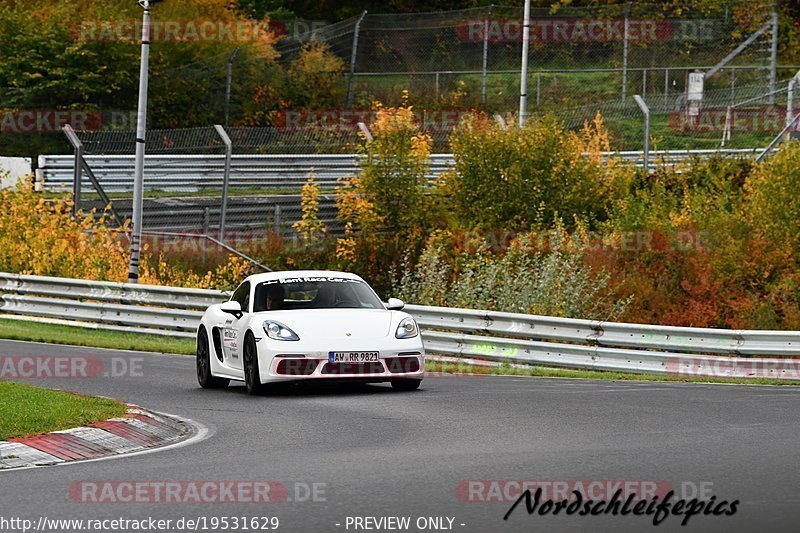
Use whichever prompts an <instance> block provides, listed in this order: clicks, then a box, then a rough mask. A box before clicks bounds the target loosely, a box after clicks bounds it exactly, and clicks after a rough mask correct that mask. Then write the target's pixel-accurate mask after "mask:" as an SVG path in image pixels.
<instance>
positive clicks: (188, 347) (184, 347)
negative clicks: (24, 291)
mask: <svg viewBox="0 0 800 533" xmlns="http://www.w3.org/2000/svg"><path fill="white" fill-rule="evenodd" d="M0 338H3V339H14V340H20V341H33V342H47V343H52V344H71V345H74V346H91V347H95V348H112V349H116V350H137V351H144V352H161V353H178V354H194V353H195V341H194V339H181V338H176V337H166V336H162V335H151V334H145V333H126V332H117V331H106V330H101V329H89V328H82V327H76V326H64V325H60V324H43V323H39V322H25V321H22V320H9V319H0Z"/></svg>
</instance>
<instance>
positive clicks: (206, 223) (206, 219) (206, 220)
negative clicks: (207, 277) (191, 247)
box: [200, 207, 211, 268]
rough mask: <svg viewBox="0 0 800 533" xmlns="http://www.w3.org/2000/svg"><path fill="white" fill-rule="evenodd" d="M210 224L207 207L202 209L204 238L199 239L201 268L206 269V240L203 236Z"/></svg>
mask: <svg viewBox="0 0 800 533" xmlns="http://www.w3.org/2000/svg"><path fill="white" fill-rule="evenodd" d="M209 224H211V210H210V209H209V208H208V207H204V208H203V236H204V238H203V239H201V241H202V244H201V245H200V246H201V247H202V253H203V268H205V267H206V239H205V236H207V235H208V226H209Z"/></svg>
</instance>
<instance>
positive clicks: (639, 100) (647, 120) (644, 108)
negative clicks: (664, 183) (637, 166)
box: [633, 94, 650, 174]
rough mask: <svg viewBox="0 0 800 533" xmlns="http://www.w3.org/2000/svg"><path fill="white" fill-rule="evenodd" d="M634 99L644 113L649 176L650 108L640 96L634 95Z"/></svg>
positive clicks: (646, 168) (645, 168)
mask: <svg viewBox="0 0 800 533" xmlns="http://www.w3.org/2000/svg"><path fill="white" fill-rule="evenodd" d="M633 99H634V100H636V103H637V104H638V105H639V109H641V110H642V113H644V173H645V174H647V173H649V172H650V108H649V107H647V104H646V103H645V101H644V99H643V98H642V97H641V96H639V95H638V94H635V95H633Z"/></svg>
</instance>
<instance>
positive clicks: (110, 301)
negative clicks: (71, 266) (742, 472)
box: [0, 273, 800, 379]
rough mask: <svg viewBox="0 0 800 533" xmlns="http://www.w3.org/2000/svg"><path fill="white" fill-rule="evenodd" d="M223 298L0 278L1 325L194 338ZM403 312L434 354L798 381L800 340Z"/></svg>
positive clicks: (429, 310) (448, 311) (439, 310)
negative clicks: (714, 369) (35, 322)
mask: <svg viewBox="0 0 800 533" xmlns="http://www.w3.org/2000/svg"><path fill="white" fill-rule="evenodd" d="M227 296H228V295H227V293H223V292H220V291H213V290H201V289H183V288H174V287H160V286H152V285H129V284H125V283H110V282H101V281H86V280H74V279H65V278H52V277H41V276H26V275H20V274H8V273H0V316H2V315H3V314H11V315H19V316H23V317H31V318H33V317H45V318H50V319H60V320H69V321H80V322H83V323H90V324H91V325H92V326H93V327H97V328H103V329H113V330H122V331H141V332H147V333H157V334H163V335H171V336H181V337H190V338H191V337H194V335H195V331H196V328H197V325H198V323H199V320H200V317H201V315H202V312H203V310H204V309H205V308H206V307H207V306H209V305H212V304H214V303H219V302H222V301H223V300H225V299H226V298H227ZM406 311H408V312H409V313H410V314H411V315H413V316H414V318H415V319H416V320H417V322H418V323H419V325H420V328H421V329H422V337H423V339H424V341H425V348H426V351H428V352H429V353H432V354H441V355H447V356H454V357H463V358H472V359H475V358H477V359H486V360H490V361H498V362H508V363H527V364H533V365H541V366H557V367H565V368H577V369H594V370H611V371H622V372H632V373H647V374H667V373H673V374H678V373H683V374H686V375H692V374H695V373H698V374H699V373H700V372H701V371H702V370H703V369H704V368H706V367H707V366H708V365H712V366H713V365H717V366H720V365H721V367H723V368H724V369H726V371H728V372H733V373H735V374H736V377H744V378H747V377H759V378H776V379H780V378H787V377H792V378H795V379H797V378H798V377H800V376H797V375H794V374H796V373H797V368H794V365H793V363H795V362H798V360H795V359H791V358H794V357H798V356H800V331H759V330H724V329H705V328H687V327H671V326H658V325H644V324H623V323H615V322H603V321H595V320H579V319H567V318H555V317H545V316H534V315H524V314H516V313H501V312H494V311H479V310H468V309H454V308H444V307H426V306H418V305H409V306H407V307H406ZM765 356H766V357H765ZM756 368H757V370H753V369H756ZM793 373H794V374H793Z"/></svg>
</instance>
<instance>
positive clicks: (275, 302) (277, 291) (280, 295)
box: [267, 285, 284, 311]
mask: <svg viewBox="0 0 800 533" xmlns="http://www.w3.org/2000/svg"><path fill="white" fill-rule="evenodd" d="M283 299H284V290H283V287H281V286H280V285H269V288H268V289H267V311H277V310H279V309H281V308H283Z"/></svg>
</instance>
